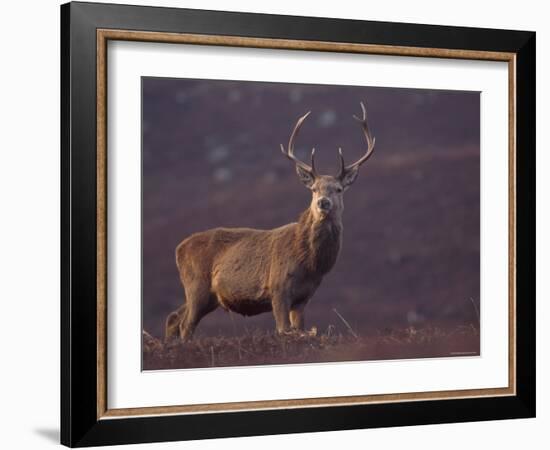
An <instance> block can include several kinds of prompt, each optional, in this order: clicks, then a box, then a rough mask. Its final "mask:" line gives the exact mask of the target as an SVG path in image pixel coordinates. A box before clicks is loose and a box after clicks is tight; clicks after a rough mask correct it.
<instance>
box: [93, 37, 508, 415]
mask: <svg viewBox="0 0 550 450" xmlns="http://www.w3.org/2000/svg"><path fill="white" fill-rule="evenodd" d="M96 36H97V47H96V61H97V67H96V81H97V92H96V101H97V104H96V108H97V167H96V170H97V217H96V222H97V223H96V225H97V274H96V280H97V355H98V356H97V419H98V420H100V419H103V420H105V419H109V420H110V419H117V418H122V417H131V416H156V415H174V414H197V413H201V414H206V413H220V412H235V411H253V410H256V411H257V410H266V409H290V408H308V407H323V406H346V405H358V404H374V403H394V402H403V401H422V400H448V399H461V398H480V397H498V396H511V395H515V394H516V315H515V314H516V228H515V224H516V162H515V155H516V148H515V147H516V146H515V134H516V54H515V53H509V52H491V51H479V50H460V49H445V48H425V47H406V46H390V45H378V44H357V43H342V42H326V41H303V40H287V39H271V38H251V37H241V36H222V35H201V34H185V33H160V32H149V31H132V30H116V29H98V30H97V31H96ZM109 40H121V41H139V42H157V43H172V44H176V43H180V44H194V45H217V46H230V47H249V48H266V49H279V50H281V49H287V50H306V51H323V52H341V53H363V54H371V55H373V54H375V55H391V56H409V57H432V58H451V59H470V60H487V61H503V62H508V105H509V106H508V141H509V142H508V206H509V210H508V260H509V267H508V275H509V281H508V294H509V295H508V306H509V308H508V309H509V316H508V330H509V333H508V380H509V383H508V387H503V388H487V389H467V390H449V391H432V392H409V393H399V394H377V395H356V396H338V397H316V398H301V399H287V400H263V401H262V400H260V401H246V402H231V403H209V404H199V405H173V406H172V405H171V406H147V407H139V408H117V409H109V408H108V405H107V357H106V353H107V201H108V199H107V42H108V41H109Z"/></svg>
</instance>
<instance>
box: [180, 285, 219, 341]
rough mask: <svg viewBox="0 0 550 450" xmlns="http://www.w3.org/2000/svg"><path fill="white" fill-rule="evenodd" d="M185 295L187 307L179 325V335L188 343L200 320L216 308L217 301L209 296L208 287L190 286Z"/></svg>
mask: <svg viewBox="0 0 550 450" xmlns="http://www.w3.org/2000/svg"><path fill="white" fill-rule="evenodd" d="M185 293H186V297H187V303H186V306H187V307H186V310H185V315H184V317H183V318H182V320H181V322H180V324H179V334H180V338H181V339H182V340H183V341H188V340H189V339H191V337H192V336H193V332H194V331H195V328H196V327H197V325H198V324H199V322H200V321H201V319H202V318H203V317H204V316H206V315H207V314H208V313H211V312H212V311H214V310H215V309H216V308H217V307H218V300H217V298H216V297H215V296H213V295H211V293H210V290H209V288H208V286H190V287H189V288H186V290H185Z"/></svg>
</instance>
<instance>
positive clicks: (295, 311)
mask: <svg viewBox="0 0 550 450" xmlns="http://www.w3.org/2000/svg"><path fill="white" fill-rule="evenodd" d="M319 178H320V179H319V180H318V182H317V183H316V186H317V187H318V188H319V193H320V194H319V195H316V194H315V192H314V195H313V200H312V204H311V206H310V207H309V208H308V209H306V210H305V211H304V212H303V213H302V214H301V216H300V218H299V220H298V222H296V223H291V224H288V225H284V226H282V227H279V228H275V229H272V230H256V229H251V228H215V229H212V230H207V231H204V232H200V233H195V234H193V235H191V236H190V237H188V238H187V239H185V240H184V241H183V242H181V243H180V244H179V245H178V247H177V248H176V264H177V266H178V270H179V273H180V279H181V282H182V284H183V286H184V289H185V296H186V303H185V304H184V305H183V306H181V307H180V308H179V309H178V310H177V311H174V312H173V313H171V314H170V315H169V316H168V318H167V320H166V338H171V337H178V336H179V337H181V338H182V339H188V338H189V337H191V335H192V333H193V331H194V329H195V327H196V326H197V324H198V323H199V321H200V320H201V319H202V318H203V317H204V316H205V315H206V314H208V313H210V312H212V311H214V310H215V309H216V308H217V307H218V306H221V307H222V308H224V309H226V310H228V311H233V312H237V313H239V314H243V315H246V316H250V315H256V314H260V313H263V312H268V311H273V314H274V316H275V321H276V326H277V331H278V332H280V333H283V332H287V331H289V330H290V329H296V330H303V328H304V307H305V305H306V304H307V302H308V301H309V300H310V298H311V297H312V296H313V294H314V292H315V290H316V289H317V287H318V286H319V284H320V283H321V280H322V279H323V276H324V275H325V274H326V273H327V272H329V271H330V269H331V268H332V267H333V266H334V264H335V262H336V259H337V257H338V253H339V251H340V247H341V244H342V230H343V227H342V220H341V214H342V210H343V202H342V199H341V193H338V192H336V190H335V189H334V186H335V185H336V183H337V181H335V178H334V177H329V176H322V177H319ZM333 191H334V192H333ZM319 196H324V197H328V198H331V197H332V203H333V205H334V206H333V208H332V210H331V211H330V213H328V214H321V213H319V211H317V209H316V208H315V205H316V201H317V197H319ZM338 197H340V198H338Z"/></svg>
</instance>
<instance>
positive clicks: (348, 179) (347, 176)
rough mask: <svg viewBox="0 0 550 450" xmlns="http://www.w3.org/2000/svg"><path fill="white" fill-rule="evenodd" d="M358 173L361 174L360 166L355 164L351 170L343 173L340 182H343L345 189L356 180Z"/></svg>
mask: <svg viewBox="0 0 550 450" xmlns="http://www.w3.org/2000/svg"><path fill="white" fill-rule="evenodd" d="M358 174H359V166H355V167H353V168H351V169H349V170H346V172H345V173H344V175H342V177H341V178H340V182H341V183H342V187H343V188H344V191H345V190H346V189H347V188H349V187H350V186H351V185H352V184H353V183H354V182H355V180H356V179H357V175H358Z"/></svg>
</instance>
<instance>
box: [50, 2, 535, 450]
mask: <svg viewBox="0 0 550 450" xmlns="http://www.w3.org/2000/svg"><path fill="white" fill-rule="evenodd" d="M98 29H114V30H140V31H152V32H170V33H193V34H202V35H224V36H244V37H251V38H272V39H289V40H303V41H323V42H345V43H357V44H377V45H386V46H404V47H417V48H440V49H441V48H443V49H458V50H479V51H490V52H511V53H514V54H515V55H516V129H515V140H516V141H515V144H516V146H515V148H516V154H515V156H516V180H515V182H516V212H517V216H516V217H517V219H516V236H517V240H516V299H517V303H516V367H515V369H516V373H515V375H516V395H512V396H502V397H498V396H495V397H483V398H462V399H449V400H427V401H414V402H391V403H383V404H376V403H373V404H354V405H346V406H323V407H303V408H300V407H298V408H292V409H272V410H257V411H233V412H229V413H221V412H220V413H208V414H198V413H197V414H175V415H159V416H143V417H127V418H116V419H115V420H113V419H105V418H101V417H100V418H98V409H97V405H98V391H97V385H98V376H97V361H98V345H97V342H98V333H97V328H96V325H97V321H96V318H97V315H98V310H97V283H96V281H97V280H96V277H97V267H98V261H97V228H96V218H97V191H96V187H97V169H96V162H97V137H96V124H97V114H96V103H97V80H96V61H97V60H96V55H97V34H96V31H97V30H98ZM535 42H536V35H535V33H534V32H527V31H509V30H495V29H479V28H463V27H448V26H434V25H418V24H405V23H389V22H371V21H358V20H341V19H328V18H310V17H291V16H278V15H265V14H249V13H233V12H218V11H202V10H190V9H174V8H157V7H139V6H127V5H114V4H94V3H80V2H77V3H68V4H65V5H62V6H61V205H62V209H61V443H62V444H64V445H67V446H71V447H80V446H92V445H108V444H126V443H141V442H156V441H176V440H188V439H205V438H215V437H236V436H251V435H267V434H280V433H299V432H318V431H330V430H347V429H356V428H370V427H389V426H402V425H420V424H435V423H446V422H465V421H481V420H494V419H511V418H528V417H534V416H535V403H536V402H535V384H536V383H535V382H536V380H535V131H536V130H535V100H536V99H535Z"/></svg>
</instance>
